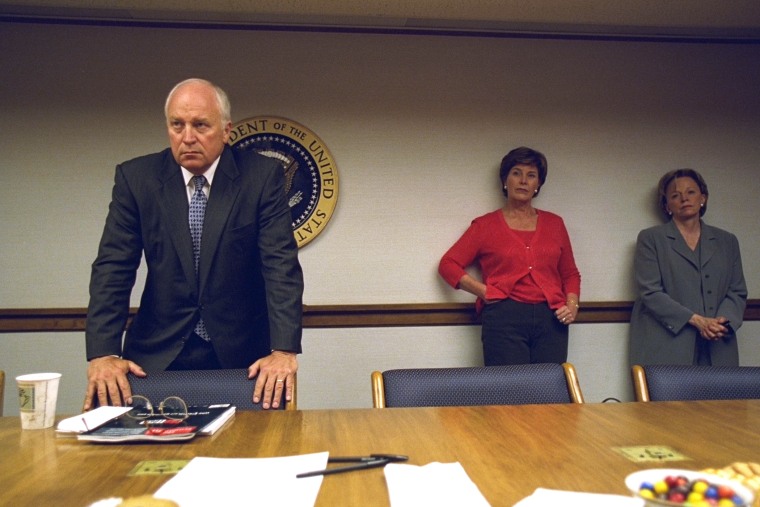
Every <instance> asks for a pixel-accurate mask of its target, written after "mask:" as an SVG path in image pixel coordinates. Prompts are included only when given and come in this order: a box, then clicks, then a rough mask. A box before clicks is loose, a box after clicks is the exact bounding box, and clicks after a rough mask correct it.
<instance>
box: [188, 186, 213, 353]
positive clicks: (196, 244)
mask: <svg viewBox="0 0 760 507" xmlns="http://www.w3.org/2000/svg"><path fill="white" fill-rule="evenodd" d="M193 184H194V185H195V191H194V192H193V196H192V197H191V198H190V217H189V220H190V235H191V236H192V238H193V262H194V263H195V277H196V279H197V278H198V263H199V261H200V259H201V233H202V232H203V218H204V217H205V216H206V203H207V202H208V199H206V194H204V193H203V186H204V185H205V184H206V177H205V176H193ZM194 331H195V334H197V335H198V336H200V337H201V338H203V339H204V340H206V341H210V340H211V337H210V336H209V335H208V331H206V324H204V322H203V319H202V318H201V319H200V320H199V321H198V323H197V324H195V330H194Z"/></svg>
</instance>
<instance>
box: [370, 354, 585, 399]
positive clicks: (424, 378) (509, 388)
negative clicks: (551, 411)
mask: <svg viewBox="0 0 760 507" xmlns="http://www.w3.org/2000/svg"><path fill="white" fill-rule="evenodd" d="M543 403H583V394H582V392H581V388H580V384H579V382H578V376H577V375H576V373H575V368H574V367H573V365H572V364H570V363H564V364H561V365H560V364H549V363H546V364H518V365H509V366H481V367H465V368H412V369H400V370H387V371H385V372H382V373H381V372H379V371H376V372H373V373H372V404H373V406H374V407H375V408H385V407H444V406H465V405H529V404H543Z"/></svg>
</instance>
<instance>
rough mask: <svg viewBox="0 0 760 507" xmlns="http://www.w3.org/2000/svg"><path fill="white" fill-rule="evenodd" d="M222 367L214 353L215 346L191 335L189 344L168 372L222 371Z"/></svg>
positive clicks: (195, 335) (186, 344)
mask: <svg viewBox="0 0 760 507" xmlns="http://www.w3.org/2000/svg"><path fill="white" fill-rule="evenodd" d="M221 368H222V365H221V364H219V359H218V358H217V357H216V352H214V346H213V345H211V342H207V341H206V340H204V339H203V338H201V337H200V336H198V335H197V334H195V333H190V338H188V340H187V343H185V346H184V347H183V348H182V351H181V352H180V353H179V355H178V356H177V357H176V359H174V361H172V363H171V364H170V365H169V367H168V368H166V369H167V370H220V369H221Z"/></svg>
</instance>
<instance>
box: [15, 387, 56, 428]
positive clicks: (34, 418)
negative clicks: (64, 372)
mask: <svg viewBox="0 0 760 507" xmlns="http://www.w3.org/2000/svg"><path fill="white" fill-rule="evenodd" d="M60 380H61V374H60V373H31V374H29V375H19V376H18V377H16V384H18V402H19V413H20V415H21V429H24V430H41V429H44V428H50V427H51V426H53V424H54V423H55V404H56V402H57V401H58V383H59V382H60Z"/></svg>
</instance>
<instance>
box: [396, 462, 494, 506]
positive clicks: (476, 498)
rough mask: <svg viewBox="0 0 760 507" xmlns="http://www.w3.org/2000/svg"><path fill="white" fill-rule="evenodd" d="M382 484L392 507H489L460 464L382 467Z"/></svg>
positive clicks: (398, 464)
mask: <svg viewBox="0 0 760 507" xmlns="http://www.w3.org/2000/svg"><path fill="white" fill-rule="evenodd" d="M385 482H386V483H387V484H388V496H389V497H390V500H391V507H419V506H420V505H435V506H436V507H442V506H444V507H445V506H447V505H450V506H456V507H462V506H464V505H466V506H467V507H487V506H488V505H489V504H488V501H486V499H485V498H484V497H483V494H482V493H481V492H480V490H479V489H478V487H477V486H476V485H475V483H474V482H472V480H471V479H470V477H469V476H468V475H467V472H465V471H464V468H462V465H460V464H459V463H437V462H436V463H428V464H427V465H424V466H417V465H404V464H400V463H389V464H388V465H385Z"/></svg>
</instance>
